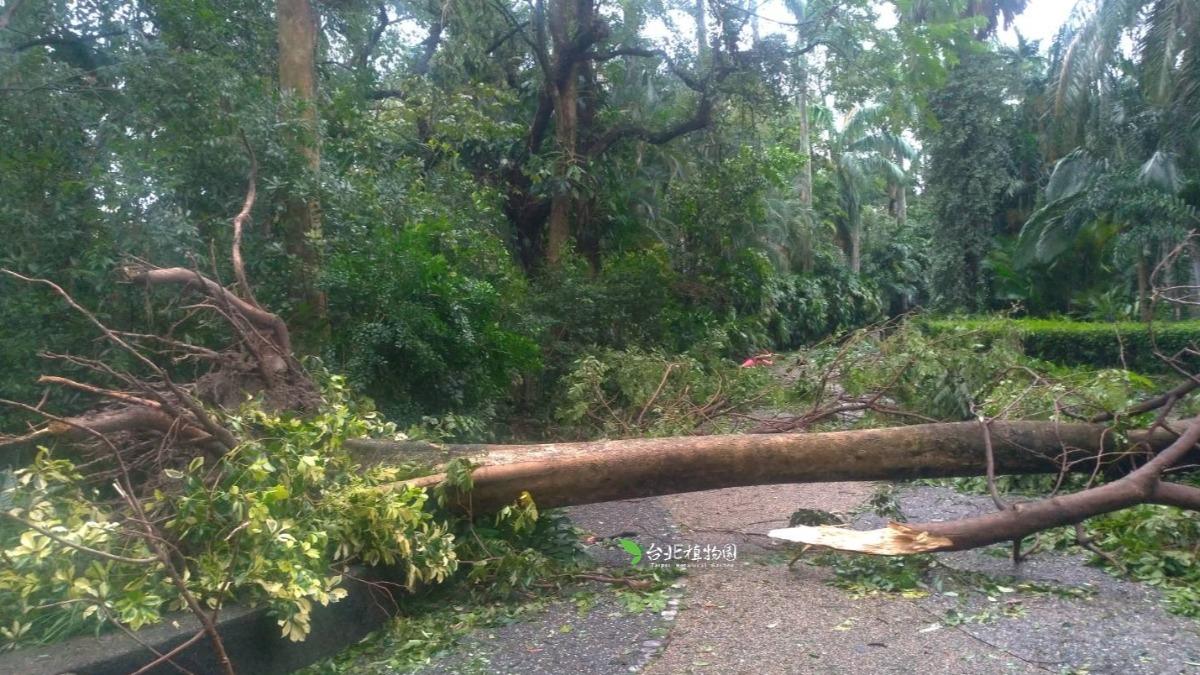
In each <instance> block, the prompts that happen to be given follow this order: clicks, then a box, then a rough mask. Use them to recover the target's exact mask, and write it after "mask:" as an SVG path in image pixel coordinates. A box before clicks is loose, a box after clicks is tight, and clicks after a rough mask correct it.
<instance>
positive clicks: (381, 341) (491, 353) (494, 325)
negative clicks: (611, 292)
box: [325, 221, 539, 420]
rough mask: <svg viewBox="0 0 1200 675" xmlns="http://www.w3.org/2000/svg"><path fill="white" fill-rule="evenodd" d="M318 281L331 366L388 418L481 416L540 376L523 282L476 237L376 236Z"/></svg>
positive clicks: (428, 232)
mask: <svg viewBox="0 0 1200 675" xmlns="http://www.w3.org/2000/svg"><path fill="white" fill-rule="evenodd" d="M325 282H326V286H327V288H328V293H329V317H330V322H331V324H332V326H333V328H332V331H331V335H330V338H331V345H332V346H331V348H330V351H331V353H332V357H333V359H332V360H333V362H335V363H337V364H338V366H339V368H340V369H342V370H344V371H345V372H346V374H347V376H348V377H350V379H351V382H353V383H354V384H355V385H356V387H357V388H359V389H361V391H363V392H365V393H366V394H368V395H370V396H372V397H373V398H375V400H376V401H377V402H378V404H379V406H380V408H381V409H382V410H384V411H385V412H387V413H388V414H389V415H390V416H392V417H393V418H394V419H399V420H413V419H416V418H419V417H420V416H422V415H436V416H440V415H444V414H446V413H465V414H484V415H486V414H487V413H489V412H490V408H491V406H492V405H494V403H495V402H496V401H497V400H499V399H500V398H502V397H503V396H504V394H506V393H507V391H508V389H509V387H510V386H511V384H512V382H513V381H514V379H516V377H517V376H518V375H520V374H522V373H527V372H532V371H536V370H537V369H538V367H539V355H538V350H537V344H536V342H535V341H534V340H533V338H532V337H531V336H532V334H533V333H532V330H531V328H530V327H529V326H528V325H525V324H524V323H523V322H522V321H521V312H520V306H519V303H520V302H521V300H522V298H524V296H525V292H524V280H523V279H522V278H521V276H520V273H519V271H517V269H516V268H515V266H514V265H513V264H512V263H511V261H510V259H509V257H508V255H507V253H506V252H505V250H504V245H503V242H501V241H500V240H499V238H498V237H495V236H492V235H489V234H488V233H487V232H485V231H481V229H479V228H455V227H452V226H450V225H448V224H447V223H446V222H444V221H431V222H423V223H413V224H410V225H408V226H406V227H404V228H395V227H380V228H377V230H376V231H375V232H373V233H372V235H371V236H370V237H369V238H368V239H366V240H364V242H363V243H361V244H353V245H347V246H346V247H345V248H344V249H339V250H337V251H336V252H335V253H334V254H333V255H332V256H330V258H329V261H328V269H327V272H326V278H325Z"/></svg>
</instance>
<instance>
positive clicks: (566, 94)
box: [546, 0, 592, 267]
mask: <svg viewBox="0 0 1200 675" xmlns="http://www.w3.org/2000/svg"><path fill="white" fill-rule="evenodd" d="M591 10H592V5H591V0H556V1H555V2H553V3H552V4H551V5H550V39H551V41H552V43H553V45H554V81H553V82H552V83H551V84H552V88H553V92H552V95H553V97H554V142H555V149H556V150H557V151H558V154H559V157H558V163H557V166H556V167H555V171H554V177H555V179H556V181H557V185H555V189H554V196H553V197H551V199H550V218H549V222H548V223H547V224H546V264H547V265H549V266H550V267H555V266H557V265H558V263H559V260H561V258H562V254H563V251H564V250H565V249H566V246H567V242H568V241H570V238H571V216H572V212H573V211H574V208H573V207H574V201H575V199H574V196H573V195H572V191H571V189H570V180H571V169H572V168H573V167H574V166H575V164H576V163H577V162H578V156H577V152H578V143H579V63H578V59H577V54H576V53H575V52H574V47H573V44H574V42H575V36H576V35H577V34H578V33H579V31H580V30H581V26H582V25H583V22H584V21H589V20H590V19H591Z"/></svg>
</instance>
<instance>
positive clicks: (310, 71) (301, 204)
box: [275, 0, 325, 327]
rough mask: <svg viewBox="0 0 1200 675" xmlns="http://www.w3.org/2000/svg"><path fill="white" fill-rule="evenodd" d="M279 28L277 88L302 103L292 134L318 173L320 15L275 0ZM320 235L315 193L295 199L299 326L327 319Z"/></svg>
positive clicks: (287, 233)
mask: <svg viewBox="0 0 1200 675" xmlns="http://www.w3.org/2000/svg"><path fill="white" fill-rule="evenodd" d="M275 18H276V22H277V24H278V31H279V35H278V38H279V91H280V93H282V94H283V95H284V97H285V98H288V97H290V98H291V99H292V101H293V102H294V103H295V104H297V105H298V106H299V108H300V122H301V126H302V127H303V129H304V131H303V133H302V134H299V135H298V136H297V137H295V138H294V139H292V142H293V144H294V147H295V150H296V152H298V153H299V154H300V155H301V156H303V157H304V161H305V165H306V167H307V169H308V170H309V171H310V172H311V174H312V176H313V177H314V178H315V177H316V176H317V175H318V174H319V172H320V168H321V148H320V142H319V141H320V134H319V131H318V115H317V70H316V53H317V35H318V25H317V24H318V19H317V14H316V12H315V11H314V10H313V7H312V4H311V3H310V2H309V0H277V2H276V5H275ZM320 234H321V215H320V203H319V201H318V200H317V199H316V198H313V197H310V198H293V199H289V200H288V202H287V204H286V205H285V210H284V215H283V239H284V247H285V249H286V250H287V252H288V254H289V255H291V256H293V257H294V258H295V260H296V261H297V264H296V267H295V268H294V271H293V275H292V278H293V284H292V299H293V300H294V301H296V302H297V304H298V305H299V307H300V316H299V317H297V318H298V319H299V320H298V321H297V322H296V323H299V324H300V325H309V326H313V327H315V326H320V325H322V324H323V323H324V317H325V297H324V294H322V293H320V292H318V291H317V285H316V277H317V274H318V273H319V271H320V254H319V251H318V249H317V246H316V244H315V243H314V240H315V239H317V238H319V237H320Z"/></svg>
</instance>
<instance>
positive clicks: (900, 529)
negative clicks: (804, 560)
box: [767, 523, 954, 555]
mask: <svg viewBox="0 0 1200 675" xmlns="http://www.w3.org/2000/svg"><path fill="white" fill-rule="evenodd" d="M767 535H768V536H770V537H771V538H773V539H783V540H786V541H794V542H796V543H800V544H809V545H812V546H824V547H826V548H832V549H836V550H838V551H855V552H858V553H870V554H872V555H910V554H913V553H926V552H928V551H941V550H946V549H948V548H952V547H953V546H954V542H952V541H951V540H949V539H947V538H946V537H939V536H937V535H933V534H930V533H928V532H925V531H923V530H915V529H913V528H911V527H908V526H907V525H902V524H901V523H888V526H887V527H885V528H882V529H878V530H849V529H846V528H844V527H836V526H832V525H818V526H808V525H801V526H799V527H786V528H782V529H778V530H771V531H770V532H768V533H767Z"/></svg>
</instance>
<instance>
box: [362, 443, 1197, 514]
mask: <svg viewBox="0 0 1200 675" xmlns="http://www.w3.org/2000/svg"><path fill="white" fill-rule="evenodd" d="M1106 429H1107V427H1105V426H1103V425H1098V424H1058V423H1053V422H993V423H992V424H991V438H992V441H993V445H994V447H995V455H996V470H997V472H999V473H1005V474H1019V473H1048V472H1051V473H1052V472H1057V471H1059V470H1060V469H1061V466H1062V457H1061V455H1062V454H1063V453H1064V450H1063V448H1064V447H1065V448H1070V449H1071V450H1070V459H1071V460H1072V461H1074V462H1075V463H1074V464H1073V465H1072V466H1071V469H1072V470H1076V471H1091V470H1092V468H1093V466H1094V465H1093V462H1091V461H1089V460H1088V458H1090V457H1094V456H1096V454H1097V453H1098V452H1099V450H1100V449H1101V446H1102V445H1103V447H1104V448H1105V449H1106V450H1110V451H1111V450H1115V449H1117V448H1116V447H1115V443H1114V442H1113V435H1112V434H1111V432H1106ZM1173 438H1174V437H1173V436H1171V435H1170V434H1167V433H1166V432H1159V433H1158V434H1156V435H1154V436H1153V437H1149V436H1147V435H1145V434H1141V435H1138V434H1136V433H1135V434H1134V435H1133V438H1132V441H1133V442H1135V443H1137V442H1141V441H1148V443H1149V445H1150V446H1153V447H1154V448H1155V449H1160V448H1163V447H1165V446H1167V445H1168V444H1170V442H1171V441H1172V440H1173ZM347 448H349V449H350V450H351V452H353V453H354V454H355V456H356V457H357V458H358V459H359V460H360V461H362V462H364V463H397V464H398V463H400V462H412V461H417V462H427V463H431V464H433V463H437V462H440V461H445V460H446V459H449V458H452V457H456V456H457V457H467V458H470V459H471V460H472V461H474V462H477V463H480V464H482V466H481V467H480V468H478V469H476V470H475V472H474V482H475V489H474V491H473V492H471V493H470V503H471V506H472V508H474V509H475V510H477V511H481V512H482V511H489V510H494V509H497V508H499V507H501V506H504V505H505V504H509V503H511V502H512V501H513V500H514V499H516V498H517V497H518V496H519V495H520V494H521V492H523V491H528V492H529V493H530V494H532V495H533V498H534V500H535V501H536V502H537V504H538V505H539V506H542V507H555V506H569V505H575V504H588V503H593V502H604V501H613V500H618V499H631V498H635V497H649V496H654V495H664V494H675V493H680V492H695V491H699V490H711V489H716V488H726V487H736V486H745V485H767V484H773V483H805V482H826V481H846V480H899V479H911V478H935V477H945V476H978V475H983V474H984V473H985V470H986V462H985V456H986V454H985V434H984V433H983V428H982V427H981V425H980V424H979V423H977V422H959V423H949V424H922V425H915V426H906V427H895V428H889V429H864V430H856V431H834V432H828V433H800V434H747V435H727V436H683V437H675V438H650V439H634V440H619V441H597V442H591V443H557V444H548V445H507V446H506V445H465V446H435V445H431V444H422V443H394V442H389V441H370V440H355V441H348V442H347ZM1076 460H1079V461H1076ZM442 478H443V477H442V476H441V475H435V476H427V477H425V478H420V479H416V480H414V481H410V482H409V483H410V484H416V485H421V486H431V485H435V484H437V483H438V482H440V481H441V480H442Z"/></svg>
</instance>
